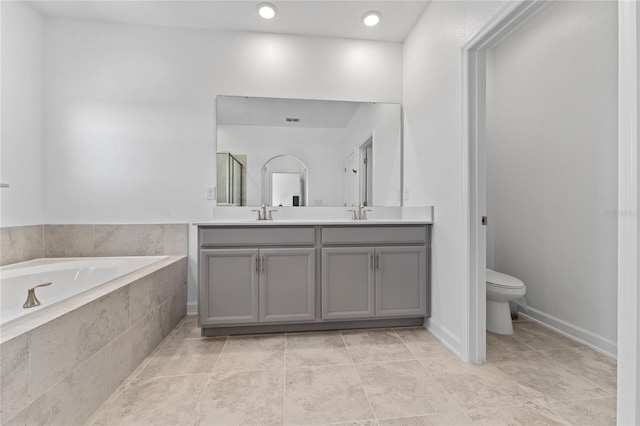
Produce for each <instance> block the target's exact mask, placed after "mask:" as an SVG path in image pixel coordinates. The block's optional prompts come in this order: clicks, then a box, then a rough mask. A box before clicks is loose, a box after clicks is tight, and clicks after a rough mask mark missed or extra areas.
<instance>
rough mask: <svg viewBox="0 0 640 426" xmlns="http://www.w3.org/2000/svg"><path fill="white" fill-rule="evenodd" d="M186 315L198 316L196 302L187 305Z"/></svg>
mask: <svg viewBox="0 0 640 426" xmlns="http://www.w3.org/2000/svg"><path fill="white" fill-rule="evenodd" d="M187 315H198V302H188V303H187Z"/></svg>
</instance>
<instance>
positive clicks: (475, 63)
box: [462, 0, 640, 424]
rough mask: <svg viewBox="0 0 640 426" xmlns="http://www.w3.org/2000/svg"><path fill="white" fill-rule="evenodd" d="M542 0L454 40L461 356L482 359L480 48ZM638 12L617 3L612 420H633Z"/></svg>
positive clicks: (639, 349)
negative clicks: (458, 52)
mask: <svg viewBox="0 0 640 426" xmlns="http://www.w3.org/2000/svg"><path fill="white" fill-rule="evenodd" d="M543 5H544V2H543V1H542V0H533V1H513V2H510V3H509V4H508V5H506V6H505V7H504V8H503V9H502V10H501V11H500V12H499V13H498V14H497V15H496V16H495V17H494V18H493V19H492V20H491V21H489V22H488V23H487V24H486V25H485V26H484V27H483V28H482V29H480V31H479V32H478V33H477V34H476V35H474V37H472V39H471V40H470V41H469V42H468V43H467V44H465V45H464V46H463V47H462V65H463V67H462V72H463V75H462V80H463V90H462V98H463V99H462V103H463V129H462V157H463V167H462V174H463V176H462V182H463V193H462V194H463V195H462V196H463V199H462V205H463V209H462V212H463V213H462V214H463V218H462V220H463V222H462V224H463V228H464V229H463V248H464V250H465V252H464V253H465V256H466V262H465V267H466V273H467V278H468V283H467V284H468V285H467V288H466V291H465V294H464V296H465V303H466V308H467V309H466V310H465V313H466V317H465V319H464V322H463V327H464V330H463V333H464V335H463V337H464V338H463V348H462V351H463V353H462V355H463V358H464V359H465V360H466V361H468V362H472V363H480V362H483V361H484V360H485V359H486V283H485V273H486V271H485V267H486V266H485V265H482V264H481V261H482V260H483V259H486V245H485V241H486V230H485V229H484V228H483V227H482V225H481V217H482V216H483V215H484V214H485V213H486V210H485V208H486V206H485V202H486V186H485V140H484V137H485V134H484V130H485V129H484V126H485V123H486V120H485V119H486V93H485V75H486V51H487V49H490V48H491V47H494V46H495V45H497V43H499V42H500V40H501V39H502V38H503V37H505V36H506V35H508V34H509V32H511V31H512V30H513V29H515V28H516V27H517V26H518V25H520V24H521V23H522V22H523V21H524V20H526V19H527V18H528V17H530V16H532V15H533V14H534V13H535V12H536V11H538V10H539V9H540V8H541V7H543ZM637 21H638V11H637V4H636V2H633V1H619V2H618V49H619V54H618V209H619V210H618V342H617V345H618V372H617V374H618V388H617V422H618V424H640V404H639V402H640V323H639V322H640V314H639V313H638V309H639V307H640V288H639V284H640V283H639V275H640V274H639V271H638V258H639V256H640V247H638V243H639V240H640V238H639V235H638V231H639V229H640V224H639V221H640V210H639V205H638V113H639V112H640V108H639V95H638V76H639V74H638V71H639V69H638V59H639V58H638V50H637V49H638V47H637V44H638V42H639V40H638V37H639V33H638V22H637Z"/></svg>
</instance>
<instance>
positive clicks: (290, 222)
mask: <svg viewBox="0 0 640 426" xmlns="http://www.w3.org/2000/svg"><path fill="white" fill-rule="evenodd" d="M431 224H433V221H432V220H415V219H412V220H409V219H365V220H350V219H347V220H344V219H275V220H256V219H253V220H247V219H235V220H234V219H221V220H210V221H206V222H196V223H194V224H193V225H194V226H225V225H226V226H234V225H235V226H295V225H307V226H330V225H337V226H341V225H348V226H367V225H369V226H375V225H431Z"/></svg>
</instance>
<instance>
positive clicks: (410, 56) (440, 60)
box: [403, 1, 504, 357]
mask: <svg viewBox="0 0 640 426" xmlns="http://www.w3.org/2000/svg"><path fill="white" fill-rule="evenodd" d="M503 5H504V3H502V2H494V1H487V2H484V1H459V2H449V1H432V2H431V3H430V4H429V7H427V9H426V11H425V13H424V15H423V16H422V17H421V18H420V20H419V21H418V23H417V24H416V26H415V28H414V29H413V31H412V32H411V34H410V35H409V37H408V38H407V40H406V41H405V43H404V50H403V108H404V113H405V114H404V119H405V121H404V184H405V188H406V189H408V195H409V197H408V200H405V205H408V206H418V205H434V206H435V220H434V225H433V239H432V244H433V250H432V254H431V255H432V259H431V265H432V271H431V279H432V281H431V293H432V294H431V296H432V317H431V319H430V320H429V321H428V322H427V326H428V327H429V328H430V329H431V330H432V331H433V332H434V333H436V334H437V335H438V336H439V337H441V338H442V339H444V340H445V342H446V343H447V344H449V345H450V346H451V348H452V349H454V350H455V351H457V352H459V353H460V355H461V356H463V357H466V353H465V351H466V345H465V343H464V340H465V339H466V337H465V336H463V333H464V325H463V321H464V318H465V314H464V313H465V312H466V311H467V309H468V308H467V306H466V304H465V302H464V299H463V298H462V295H463V294H464V292H465V288H466V286H467V271H466V270H465V268H464V265H465V264H466V253H465V251H464V250H463V244H462V242H463V237H464V236H463V235H462V232H461V230H462V229H463V228H464V225H465V224H463V222H462V221H463V217H462V211H461V209H462V167H463V164H462V161H461V158H462V147H461V143H462V142H461V140H462V135H461V128H462V105H461V100H462V93H461V91H462V87H461V86H462V70H461V60H462V53H461V46H462V45H464V44H465V43H466V42H467V41H468V40H469V39H470V38H471V37H472V36H473V35H474V34H475V33H476V32H477V31H478V30H479V29H480V28H481V27H482V26H483V25H484V24H485V23H486V22H487V21H488V20H489V19H490V18H491V17H492V16H493V15H495V14H496V13H497V12H498V10H500V8H501V7H502V6H503Z"/></svg>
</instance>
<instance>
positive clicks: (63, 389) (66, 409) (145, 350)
mask: <svg viewBox="0 0 640 426" xmlns="http://www.w3.org/2000/svg"><path fill="white" fill-rule="evenodd" d="M139 287H142V288H144V289H145V290H146V291H147V292H148V293H147V297H146V299H145V298H144V297H143V295H142V294H140V293H139V292H138V293H136V291H137V289H139ZM134 289H136V290H134ZM186 306H187V258H186V256H170V257H167V258H166V259H163V260H161V261H159V262H157V263H154V264H152V265H149V266H147V267H145V268H143V269H141V270H139V271H136V272H134V273H131V274H129V275H126V276H124V277H121V278H118V279H116V280H113V281H111V282H109V283H107V284H104V285H103V286H101V287H98V288H96V289H95V290H93V291H90V292H87V293H85V294H81V295H78V296H76V297H74V298H71V299H69V300H68V301H66V302H62V303H61V304H60V305H59V306H55V307H53V308H52V309H48V310H43V311H42V313H41V314H42V315H35V316H32V317H28V318H26V319H25V320H23V321H20V322H17V323H13V324H9V325H8V326H6V327H4V328H3V329H2V330H0V332H1V333H0V334H1V336H0V337H1V341H2V346H1V347H0V352H1V353H2V362H1V367H2V369H1V371H0V374H1V377H0V379H1V381H0V386H2V388H1V389H0V399H1V407H2V413H1V422H2V424H45V423H47V424H81V423H83V422H85V421H86V420H87V419H88V418H89V417H90V415H91V414H92V413H93V412H94V411H95V410H96V409H97V408H98V407H100V405H101V404H102V403H103V402H104V401H105V400H106V399H107V398H108V397H109V395H111V394H112V393H113V392H114V391H115V390H116V389H118V387H119V386H120V384H121V383H122V381H123V380H125V379H126V378H127V377H128V376H129V375H130V374H131V373H132V372H133V371H135V370H136V368H137V367H138V365H139V364H140V362H141V361H143V360H144V359H145V358H146V357H147V356H148V355H149V354H150V353H151V352H152V351H153V350H154V349H155V348H156V347H157V346H158V344H160V343H161V342H162V339H163V338H164V337H166V336H167V335H168V334H169V333H170V332H171V330H172V329H173V328H174V327H175V326H176V325H177V324H178V323H179V322H180V321H181V319H182V318H183V317H184V316H185V315H186Z"/></svg>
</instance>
